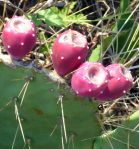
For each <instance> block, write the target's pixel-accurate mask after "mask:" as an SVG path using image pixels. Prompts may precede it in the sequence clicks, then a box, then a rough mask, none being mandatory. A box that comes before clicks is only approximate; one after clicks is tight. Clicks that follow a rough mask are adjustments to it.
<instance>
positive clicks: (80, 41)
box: [52, 30, 88, 76]
mask: <svg viewBox="0 0 139 149" xmlns="http://www.w3.org/2000/svg"><path fill="white" fill-rule="evenodd" d="M87 53H88V44H87V39H86V37H85V36H84V35H82V34H81V33H79V32H77V31H75V30H67V31H65V32H63V33H61V34H60V35H59V36H58V37H57V38H56V40H55V42H54V44H53V50H52V62H53V66H54V69H55V70H56V71H57V73H58V74H59V75H61V76H64V75H66V74H68V73H70V72H72V71H73V70H75V69H77V68H78V67H79V66H80V65H81V64H82V63H83V62H84V61H85V59H86V56H87Z"/></svg>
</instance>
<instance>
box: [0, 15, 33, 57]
mask: <svg viewBox="0 0 139 149" xmlns="http://www.w3.org/2000/svg"><path fill="white" fill-rule="evenodd" d="M2 42H3V45H4V47H5V49H6V50H7V52H8V53H9V54H10V55H11V57H13V58H14V59H22V58H23V57H24V56H25V55H26V54H28V53H29V52H30V51H31V50H32V48H33V47H34V45H35V43H36V28H35V25H34V23H33V22H31V20H28V19H26V18H25V17H23V16H14V17H13V18H11V19H10V20H9V21H8V22H7V23H6V24H5V26H4V29H3V31H2Z"/></svg>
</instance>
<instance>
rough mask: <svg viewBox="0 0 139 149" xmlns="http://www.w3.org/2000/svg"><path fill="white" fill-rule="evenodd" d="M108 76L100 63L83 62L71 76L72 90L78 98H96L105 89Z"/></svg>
mask: <svg viewBox="0 0 139 149" xmlns="http://www.w3.org/2000/svg"><path fill="white" fill-rule="evenodd" d="M108 79H109V74H108V72H107V70H106V69H105V67H104V66H103V65H102V64H101V63H94V62H85V63H83V64H82V65H81V66H80V67H79V68H78V69H77V70H76V71H75V73H74V74H73V75H72V79H71V86H72V89H73V90H74V91H75V92H76V93H77V94H78V95H80V96H84V97H92V96H93V97H97V96H98V95H99V94H101V93H102V92H103V90H104V89H105V88H106V87H107V82H108Z"/></svg>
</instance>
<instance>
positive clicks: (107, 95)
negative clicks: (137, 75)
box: [97, 64, 133, 101]
mask: <svg viewBox="0 0 139 149" xmlns="http://www.w3.org/2000/svg"><path fill="white" fill-rule="evenodd" d="M106 69H107V71H108V72H109V74H110V79H109V81H108V86H107V88H106V89H105V90H104V92H103V93H102V94H101V95H99V96H98V97H97V98H98V99H99V100H104V101H105V100H114V99H116V98H119V97H121V96H123V95H124V94H125V93H127V92H128V91H129V90H130V89H131V88H132V87H133V78H132V75H131V73H130V71H129V70H128V69H127V68H125V67H124V66H123V65H121V64H111V65H109V66H107V67H106Z"/></svg>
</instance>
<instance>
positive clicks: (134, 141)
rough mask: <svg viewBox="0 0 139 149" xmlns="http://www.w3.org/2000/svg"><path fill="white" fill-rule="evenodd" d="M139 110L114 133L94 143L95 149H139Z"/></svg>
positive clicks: (105, 135)
mask: <svg viewBox="0 0 139 149" xmlns="http://www.w3.org/2000/svg"><path fill="white" fill-rule="evenodd" d="M138 138H139V110H138V111H136V112H135V113H133V114H132V115H131V116H130V117H129V118H127V120H126V121H125V122H124V123H123V124H122V125H119V126H118V128H117V129H115V130H114V131H110V132H107V133H105V134H103V135H101V136H99V137H98V138H96V140H95V141H94V145H93V149H132V148H133V149H138V148H139V141H138Z"/></svg>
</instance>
